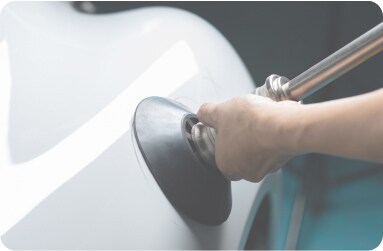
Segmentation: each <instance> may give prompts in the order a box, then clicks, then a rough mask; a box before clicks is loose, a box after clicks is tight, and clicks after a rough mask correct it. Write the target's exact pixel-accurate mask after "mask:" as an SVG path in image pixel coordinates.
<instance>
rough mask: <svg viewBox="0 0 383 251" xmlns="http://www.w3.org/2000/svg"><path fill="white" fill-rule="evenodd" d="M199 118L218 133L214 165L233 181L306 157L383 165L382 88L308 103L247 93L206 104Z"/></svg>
mask: <svg viewBox="0 0 383 251" xmlns="http://www.w3.org/2000/svg"><path fill="white" fill-rule="evenodd" d="M198 118H199V120H200V121H201V122H202V123H204V124H206V125H209V126H211V127H214V128H215V129H216V130H217V138H216V155H215V158H216V162H217V166H218V168H219V169H220V170H221V172H222V173H223V174H224V175H225V176H226V177H227V178H229V179H231V180H240V179H246V180H248V181H251V182H259V181H260V180H262V179H263V177H264V176H265V175H266V174H267V173H269V172H273V171H276V170H278V169H279V168H281V167H282V166H283V165H284V164H285V163H286V162H287V161H288V160H289V159H290V158H292V157H293V156H295V155H300V154H305V153H314V152H315V153H324V154H330V155H334V156H341V157H346V158H354V159H363V160H369V161H374V162H381V163H383V89H379V90H377V91H374V92H371V93H368V94H363V95H359V96H355V97H350V98H345V99H339V100H334V101H328V102H323V103H318V104H309V105H300V104H298V103H296V102H293V101H282V102H274V101H272V100H271V99H269V98H264V97H260V96H256V95H251V94H249V95H245V96H240V97H235V98H233V99H230V100H228V101H226V102H223V103H220V104H211V103H208V104H204V105H203V106H201V108H200V110H199V111H198Z"/></svg>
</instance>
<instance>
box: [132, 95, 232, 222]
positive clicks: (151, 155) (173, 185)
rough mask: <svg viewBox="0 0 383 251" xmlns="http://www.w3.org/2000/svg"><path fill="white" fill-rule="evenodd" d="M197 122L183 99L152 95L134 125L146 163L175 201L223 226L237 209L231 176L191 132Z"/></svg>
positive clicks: (202, 219) (198, 217) (194, 214)
mask: <svg viewBox="0 0 383 251" xmlns="http://www.w3.org/2000/svg"><path fill="white" fill-rule="evenodd" d="M197 122H198V119H197V117H196V116H195V115H194V114H193V113H191V112H190V111H188V109H187V108H186V107H184V106H182V105H181V104H179V103H177V102H174V101H171V100H169V99H166V98H160V97H149V98H146V99H144V100H143V101H141V103H140V104H139V105H138V107H137V109H136V112H135V117H134V122H133V127H134V133H135V137H136V140H137V143H138V146H139V148H140V150H141V153H142V155H143V157H144V159H145V161H146V164H147V165H148V167H149V169H150V171H151V172H152V174H153V176H154V178H155V179H156V181H157V183H158V184H159V186H160V187H161V189H162V191H163V192H164V194H165V195H166V197H167V198H168V199H169V201H170V202H171V203H172V205H173V206H174V207H176V208H177V209H179V210H180V211H181V212H182V213H184V214H185V215H187V216H189V217H190V218H192V219H194V220H196V221H198V222H200V223H204V224H208V225H218V224H221V223H222V222H224V221H225V220H226V219H227V218H228V217H229V214H230V211H231V187H230V181H228V180H227V179H225V178H224V177H223V176H222V174H221V173H220V172H219V171H218V170H217V169H216V168H215V167H211V166H208V165H207V164H205V163H204V162H203V161H202V159H201V158H200V156H199V154H198V152H197V151H196V149H195V146H194V145H193V141H192V140H191V136H190V132H191V128H192V126H193V125H194V124H196V123H197Z"/></svg>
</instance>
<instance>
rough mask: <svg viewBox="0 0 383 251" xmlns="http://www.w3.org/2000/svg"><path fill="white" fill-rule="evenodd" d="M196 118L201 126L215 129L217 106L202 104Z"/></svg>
mask: <svg viewBox="0 0 383 251" xmlns="http://www.w3.org/2000/svg"><path fill="white" fill-rule="evenodd" d="M197 117H198V119H199V121H200V122H202V123H203V124H205V125H207V126H210V127H214V128H216V126H217V122H218V121H217V117H218V114H217V105H216V104H212V103H205V104H203V105H202V106H201V107H200V108H199V110H198V112H197Z"/></svg>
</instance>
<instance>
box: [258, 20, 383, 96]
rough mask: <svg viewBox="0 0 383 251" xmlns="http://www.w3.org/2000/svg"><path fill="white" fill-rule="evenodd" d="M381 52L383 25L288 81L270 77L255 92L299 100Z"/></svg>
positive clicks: (273, 76) (382, 48)
mask: <svg viewBox="0 0 383 251" xmlns="http://www.w3.org/2000/svg"><path fill="white" fill-rule="evenodd" d="M382 50H383V22H382V23H380V24H378V25H377V26H375V27H374V28H372V29H371V30H369V31H368V32H366V33H364V34H363V35H361V36H360V37H358V38H357V39H355V40H353V41H352V42H351V43H349V44H347V45H345V46H344V47H342V48H341V49H339V50H338V51H336V52H334V53H333V54H331V55H330V56H328V57H327V58H325V59H323V60H322V61H320V62H319V63H317V64H316V65H314V66H313V67H311V68H309V69H308V70H306V71H304V72H303V73H301V74H299V75H298V76H296V77H295V78H293V79H292V80H290V81H288V82H286V78H284V79H283V81H282V80H281V79H279V78H278V77H279V76H277V75H271V76H270V77H269V78H267V79H266V82H265V84H264V85H263V86H261V87H258V88H256V90H255V93H257V94H259V95H262V96H267V97H270V98H271V99H273V100H276V101H281V100H286V99H289V100H295V101H299V100H301V99H304V98H306V97H308V96H310V95H311V94H313V93H314V92H316V91H317V90H319V89H321V88H322V87H324V86H326V85H327V84H329V83H331V82H332V81H333V80H335V79H336V78H338V77H339V76H341V75H343V74H344V73H346V72H348V71H350V70H351V69H353V68H354V67H356V66H358V65H359V64H361V63H363V62H364V61H366V60H367V59H369V58H371V57H373V56H374V55H376V54H378V53H379V52H381V51H382ZM280 78H283V77H280Z"/></svg>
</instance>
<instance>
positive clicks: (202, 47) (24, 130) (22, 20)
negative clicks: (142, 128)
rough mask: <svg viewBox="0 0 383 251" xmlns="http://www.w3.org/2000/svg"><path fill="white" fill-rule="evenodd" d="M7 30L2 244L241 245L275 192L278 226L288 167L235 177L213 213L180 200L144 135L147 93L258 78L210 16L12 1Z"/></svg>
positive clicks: (240, 87) (2, 81) (3, 30)
mask: <svg viewBox="0 0 383 251" xmlns="http://www.w3.org/2000/svg"><path fill="white" fill-rule="evenodd" d="M0 38H2V40H0V47H1V49H0V50H1V51H0V53H1V56H2V58H1V59H0V60H1V63H0V75H1V76H0V85H1V87H0V88H1V93H0V100H1V101H0V102H1V105H3V106H2V107H0V113H1V121H0V122H1V125H0V126H1V127H0V129H1V131H0V133H1V135H0V151H1V152H0V154H1V158H2V160H1V162H0V164H1V166H0V205H1V207H0V235H1V241H2V243H3V245H5V246H6V247H8V248H10V249H142V248H143V249H157V248H158V249H221V248H225V249H237V248H242V247H243V245H244V242H245V239H246V237H247V234H248V232H249V229H250V225H251V223H252V219H253V218H254V215H255V213H256V210H257V208H258V207H259V204H260V203H261V201H262V199H263V197H264V196H265V195H266V194H271V198H272V205H273V211H272V215H273V216H272V219H273V221H272V224H273V226H272V227H275V224H277V221H278V220H277V215H278V212H277V210H278V208H279V207H278V203H279V201H280V198H279V196H280V191H279V190H280V183H281V181H280V175H281V174H280V173H275V174H272V175H268V177H267V178H266V179H265V180H264V181H262V182H261V183H258V184H253V183H250V182H246V181H239V182H232V197H233V207H232V212H231V214H230V216H229V218H228V220H227V221H226V222H224V223H223V224H222V225H220V226H205V225H202V224H199V223H196V222H194V221H193V220H190V219H189V218H188V217H186V216H184V215H182V214H180V213H179V212H177V210H175V209H174V208H173V207H172V205H171V204H170V203H169V201H168V200H167V198H166V197H165V195H164V194H163V193H162V191H161V189H160V188H159V186H158V185H157V183H156V181H155V180H154V178H153V176H152V175H151V173H150V171H149V170H148V168H147V166H146V164H145V161H144V160H143V158H142V155H141V153H140V152H139V150H138V147H137V144H136V142H135V139H134V136H133V133H132V117H133V114H134V111H135V108H136V106H137V104H138V102H139V101H140V100H142V99H143V98H145V97H148V96H164V97H169V98H171V99H175V100H178V101H179V102H181V103H183V104H185V105H186V106H188V107H190V108H191V109H193V110H194V111H196V110H197V109H198V107H199V106H200V105H201V104H202V103H204V102H219V101H223V100H225V99H228V98H230V97H233V96H235V95H240V94H245V93H249V92H251V91H252V89H253V88H254V87H255V86H254V84H253V82H252V80H251V78H250V76H249V74H248V72H247V70H246V68H245V66H244V65H243V63H242V62H241V60H240V58H239V57H238V55H237V54H236V52H235V51H234V49H233V48H232V47H231V46H230V44H229V43H228V42H227V40H226V39H225V38H224V37H223V36H222V35H221V34H220V33H219V32H218V31H217V30H216V29H215V28H214V27H212V26H211V25H210V24H208V23H207V22H206V21H204V20H202V19H201V18H199V17H197V16H195V15H193V14H191V13H188V12H185V11H182V10H177V9H172V8H159V7H153V8H143V9H137V10H133V11H125V12H121V13H117V14H110V15H85V14H82V13H79V12H77V11H75V10H74V9H73V8H72V7H71V6H70V4H69V3H65V2H34V3H33V2H32V3H27V2H14V3H10V4H8V5H7V6H6V7H5V8H4V9H3V12H2V13H1V16H0ZM7 76H9V78H8V77H7ZM7 156H8V157H7ZM169 158H171V156H169Z"/></svg>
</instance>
